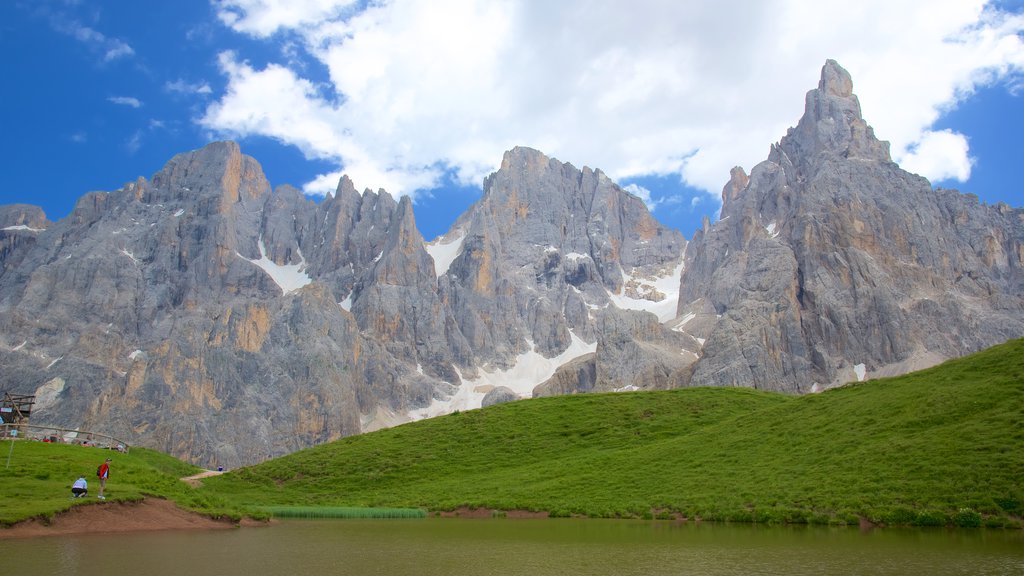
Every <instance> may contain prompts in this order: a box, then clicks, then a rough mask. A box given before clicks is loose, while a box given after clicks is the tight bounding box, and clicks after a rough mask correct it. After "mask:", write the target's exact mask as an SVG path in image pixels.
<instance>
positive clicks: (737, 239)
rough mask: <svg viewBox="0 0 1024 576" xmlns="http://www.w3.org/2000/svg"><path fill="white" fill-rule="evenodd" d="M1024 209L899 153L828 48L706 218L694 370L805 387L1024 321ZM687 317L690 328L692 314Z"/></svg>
mask: <svg viewBox="0 0 1024 576" xmlns="http://www.w3.org/2000/svg"><path fill="white" fill-rule="evenodd" d="M1022 243H1024V212H1022V211H1021V210H1016V209H1011V208H1009V207H1008V206H1005V205H997V206H984V205H981V204H979V203H978V201H977V199H976V198H974V197H972V196H965V195H961V194H959V193H957V192H954V191H948V190H933V189H932V188H931V186H930V185H929V183H928V182H927V181H926V180H925V179H923V178H921V177H919V176H915V175H913V174H910V173H907V172H905V171H903V170H901V169H900V168H899V167H898V166H897V165H895V164H894V163H893V162H892V161H891V159H890V157H889V151H888V144H887V143H885V142H881V141H879V140H877V139H876V138H875V136H874V133H873V131H872V129H871V128H870V127H869V126H868V125H867V124H866V123H865V121H864V119H863V118H862V117H861V113H860V105H859V103H858V101H857V97H856V96H855V95H854V94H853V92H852V81H851V80H850V76H849V74H848V73H847V72H846V71H845V70H843V69H842V68H841V67H840V66H839V65H838V64H836V63H835V62H832V61H829V62H828V63H826V65H825V67H824V68H823V70H822V77H821V82H820V84H819V85H818V88H817V89H815V90H811V91H810V92H808V94H807V99H806V107H805V111H804V116H803V118H801V120H800V122H799V124H797V126H796V128H793V129H790V131H789V133H788V134H787V135H786V136H785V137H784V138H783V139H782V140H781V142H779V143H778V144H776V145H773V146H772V148H771V152H770V153H769V155H768V159H767V160H766V161H764V162H762V163H760V164H758V165H757V166H755V167H754V169H753V170H752V171H751V173H750V176H749V177H748V176H747V175H746V174H745V173H744V172H743V171H742V170H741V169H738V168H737V169H734V170H733V173H732V177H731V179H730V181H729V183H728V184H727V185H726V186H725V189H724V190H723V207H722V218H721V220H720V221H719V222H718V223H716V224H715V225H714V226H711V225H705V227H704V229H703V230H701V231H698V232H697V234H696V236H695V237H694V240H693V242H692V243H691V246H690V248H689V250H688V252H687V267H686V272H685V273H684V274H683V276H682V279H681V287H680V301H679V305H680V312H681V315H683V316H684V318H686V317H688V316H687V315H691V316H689V317H692V318H698V316H700V317H703V318H708V317H710V316H711V315H713V316H714V321H712V322H704V323H703V324H701V323H700V322H699V321H696V322H695V324H694V327H693V331H694V332H695V333H696V334H697V335H699V336H701V337H703V338H706V342H705V344H704V346H703V350H702V351H701V356H702V358H701V360H700V362H699V363H698V364H697V366H696V369H695V372H694V375H693V379H692V381H691V384H692V385H734V386H735V385H743V386H749V385H753V386H756V387H759V388H768V389H776V390H785V391H793V392H807V391H810V390H813V389H820V388H822V387H826V386H832V385H837V384H842V383H844V382H848V381H851V380H858V379H863V378H865V377H871V376H880V375H886V374H894V373H900V372H906V371H909V370H912V369H916V368H921V367H924V366H927V365H931V364H934V363H936V362H938V361H940V360H942V359H946V358H951V357H956V356H960V355H963V354H966V353H969V352H974V351H976V350H979V349H981V348H984V347H987V346H991V345H993V344H996V343H999V342H1003V341H1005V340H1007V339H1009V338H1012V337H1015V336H1018V335H1020V334H1021V333H1024V299H1022V295H1024V290H1022V288H1024V284H1022V282H1024V273H1022V267H1024V261H1022V259H1021V246H1022ZM683 329H689V325H688V324H686V325H684V327H683Z"/></svg>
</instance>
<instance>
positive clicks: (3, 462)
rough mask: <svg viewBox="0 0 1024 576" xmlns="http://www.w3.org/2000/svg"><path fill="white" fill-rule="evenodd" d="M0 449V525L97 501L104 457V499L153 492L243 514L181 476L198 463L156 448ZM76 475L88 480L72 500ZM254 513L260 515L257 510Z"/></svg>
mask: <svg viewBox="0 0 1024 576" xmlns="http://www.w3.org/2000/svg"><path fill="white" fill-rule="evenodd" d="M0 453H2V458H0V525H4V524H12V523H14V522H17V521H19V520H25V519H27V518H34V517H38V518H49V517H52V516H53V515H54V514H55V513H57V512H61V511H64V510H67V509H69V508H71V507H72V506H91V505H96V504H100V503H101V501H100V500H98V499H97V498H96V496H97V494H99V488H100V484H99V479H98V478H96V468H97V467H98V466H99V465H100V464H102V463H103V460H104V459H106V458H108V457H109V458H110V459H111V463H110V479H109V480H108V481H107V489H106V496H107V502H112V501H137V500H141V499H142V498H144V497H147V496H155V497H159V498H166V499H168V500H173V501H175V502H177V503H178V504H179V505H180V506H181V507H183V508H188V509H190V510H196V511H199V512H203V513H205V514H207V515H210V516H229V517H235V518H240V517H241V513H240V511H239V510H237V508H235V507H232V506H230V505H228V504H227V503H226V502H224V501H222V500H218V499H217V498H216V497H211V496H210V495H207V494H202V493H200V492H197V491H196V490H195V489H193V488H191V487H190V486H189V485H188V484H186V483H184V482H182V481H181V480H180V478H182V477H185V476H189V475H191V474H195V473H197V472H200V471H201V470H200V469H199V468H196V467H195V466H192V465H190V464H186V463H184V462H182V461H181V460H178V459H177V458H174V457H171V456H168V455H166V454H162V453H160V452H156V451H154V450H147V449H145V448H132V449H131V451H130V452H129V453H126V454H123V453H120V452H115V451H113V450H104V449H100V448H93V447H83V446H74V445H70V444H49V443H44V442H36V441H29V440H19V441H16V442H14V443H13V445H12V443H11V441H10V440H3V441H0ZM8 455H10V465H9V466H7V457H8ZM80 475H84V476H85V479H86V480H87V481H88V482H89V495H88V496H87V497H86V498H80V499H74V500H72V499H71V484H72V483H73V482H74V481H75V480H76V479H77V478H78V477H79V476H80ZM256 515H257V516H261V514H259V513H258V512H256ZM262 516H264V517H265V516H266V514H265V513H264V514H262Z"/></svg>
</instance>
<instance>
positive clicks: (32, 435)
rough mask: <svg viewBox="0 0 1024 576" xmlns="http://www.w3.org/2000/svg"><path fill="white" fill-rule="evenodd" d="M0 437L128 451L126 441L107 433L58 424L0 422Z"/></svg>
mask: <svg viewBox="0 0 1024 576" xmlns="http://www.w3.org/2000/svg"><path fill="white" fill-rule="evenodd" d="M0 438H14V439H22V440H39V441H43V442H54V443H61V444H78V445H81V446H95V447H97V448H108V449H110V450H117V451H119V452H127V451H128V443H127V442H125V441H124V440H120V439H118V438H115V437H113V436H110V435H108V434H103V433H100V432H89V431H87V430H78V429H74V428H61V427H60V426H38V425H36V424H13V423H6V422H5V423H3V424H0Z"/></svg>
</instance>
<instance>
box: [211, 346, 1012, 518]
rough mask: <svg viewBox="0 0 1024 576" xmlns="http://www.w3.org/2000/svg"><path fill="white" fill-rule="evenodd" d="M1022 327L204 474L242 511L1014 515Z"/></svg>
mask: <svg viewBox="0 0 1024 576" xmlns="http://www.w3.org/2000/svg"><path fill="white" fill-rule="evenodd" d="M1022 482H1024V340H1016V341H1011V342H1008V343H1006V344H1004V345H1001V346H997V347H994V348H992V349H989V350H987V351H984V352H982V353H979V354H976V355H973V356H970V357H966V358H962V359H958V360H953V361H950V362H947V363H945V364H943V365H941V366H938V367H935V368H933V369H930V370H925V371H922V372H917V373H914V374H910V375H906V376H902V377H899V378H891V379H882V380H874V381H870V382H864V383H860V384H854V385H849V386H846V387H843V388H838V389H834V390H830V391H827V392H824V393H821V394H816V395H808V396H786V395H780V394H773V393H766V392H759V391H756V390H750V389H725V388H698V389H681V390H672V391H665V392H644V393H618V394H586V395H578V396H563V397H554V398H541V399H535V400H527V401H520V402H514V403H509V404H503V405H498V406H493V407H490V408H487V409H482V410H473V411H469V412H463V413H455V414H451V415H448V416H443V417H439V418H435V419H431V420H425V421H421V422H415V423H411V424H406V425H403V426H399V427H396V428H391V429H388V430H382V431H379V432H374V433H371V434H365V435H361V436H355V437H350V438H345V439H342V440H339V441H337V442H333V443H331V444H326V445H322V446H318V447H315V448H310V449H307V450H303V451H301V452H297V453H294V454H291V455H289V456H285V457H283V458H278V459H275V460H271V461H268V462H265V463H263V464H260V465H258V466H252V467H248V468H242V469H239V470H237V471H235V472H233V473H231V474H227V475H224V476H221V477H217V478H211V479H209V480H207V481H206V483H205V486H204V487H203V488H202V489H201V490H200V492H201V493H202V494H206V495H208V497H209V498H211V499H212V500H217V501H221V500H223V501H225V502H228V503H229V504H231V505H233V506H237V507H240V508H244V507H252V508H253V509H259V508H260V507H263V508H266V507H271V506H335V507H341V506H371V507H379V506H389V507H403V508H408V507H421V508H426V509H429V510H452V509H456V508H459V507H462V506H468V507H474V508H492V509H496V510H516V509H524V510H543V511H549V512H551V513H552V514H553V515H556V516H557V515H570V514H572V515H575V514H580V515H586V516H594V517H649V516H652V515H654V516H658V515H670V514H679V515H684V516H686V517H690V518H695V517H699V518H703V519H714V520H734V521H755V522H811V523H849V522H857V521H859V518H867V519H869V520H871V521H874V522H880V523H885V524H916V525H946V524H955V525H960V526H974V525H979V524H983V523H984V524H987V525H990V526H1016V527H1019V526H1020V525H1021V522H1020V517H1021V514H1022V502H1024V487H1022Z"/></svg>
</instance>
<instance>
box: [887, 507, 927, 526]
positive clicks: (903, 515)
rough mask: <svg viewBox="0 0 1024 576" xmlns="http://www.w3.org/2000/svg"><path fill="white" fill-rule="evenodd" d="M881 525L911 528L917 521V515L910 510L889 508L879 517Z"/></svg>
mask: <svg viewBox="0 0 1024 576" xmlns="http://www.w3.org/2000/svg"><path fill="white" fill-rule="evenodd" d="M880 519H881V521H882V523H883V524H885V525H887V526H911V525H913V524H916V523H917V521H918V513H917V512H916V511H914V510H912V509H910V508H906V507H897V508H890V509H889V510H887V511H885V512H883V513H882V514H881V516H880Z"/></svg>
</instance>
